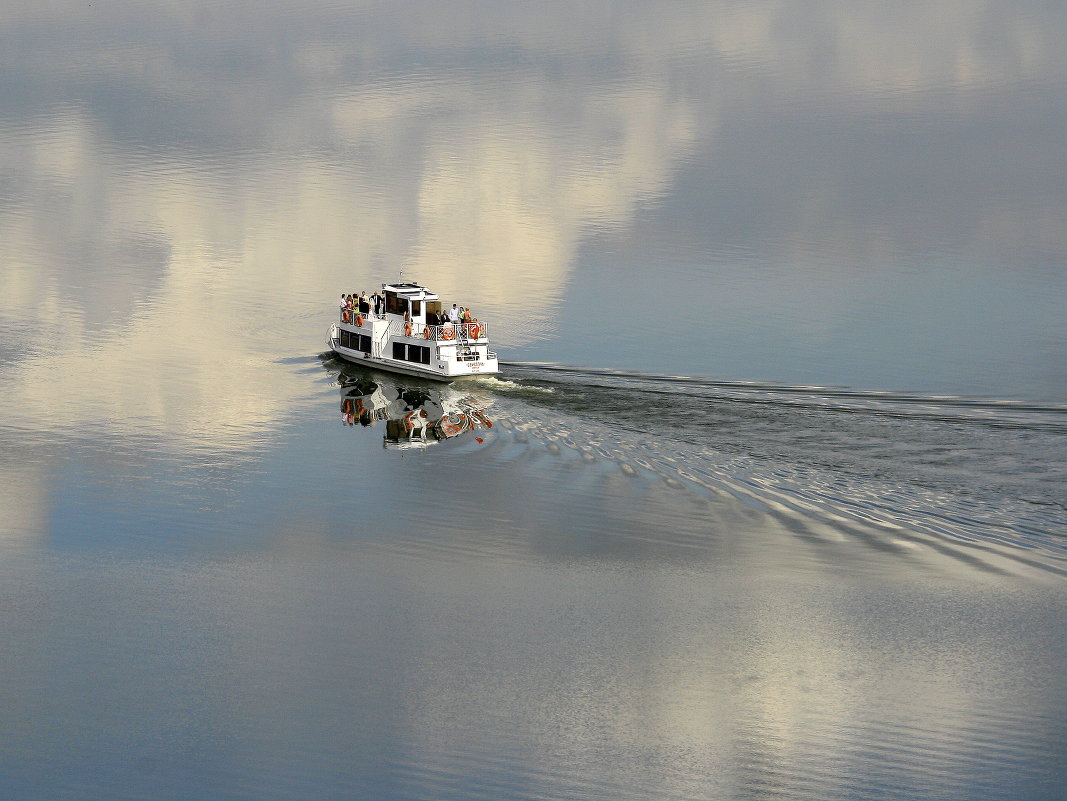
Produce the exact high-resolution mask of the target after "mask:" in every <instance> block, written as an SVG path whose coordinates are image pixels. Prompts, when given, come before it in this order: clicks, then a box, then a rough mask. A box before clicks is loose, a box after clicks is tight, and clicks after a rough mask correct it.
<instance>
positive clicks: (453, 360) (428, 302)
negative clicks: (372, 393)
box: [326, 281, 500, 381]
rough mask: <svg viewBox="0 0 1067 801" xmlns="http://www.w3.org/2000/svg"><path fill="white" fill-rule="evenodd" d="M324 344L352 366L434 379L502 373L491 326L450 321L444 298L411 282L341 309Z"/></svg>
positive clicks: (391, 286)
mask: <svg viewBox="0 0 1067 801" xmlns="http://www.w3.org/2000/svg"><path fill="white" fill-rule="evenodd" d="M452 308H456V306H455V304H453V306H452ZM326 345H327V346H328V347H329V348H330V350H332V351H333V352H334V353H335V354H337V356H339V357H341V358H342V359H344V360H346V361H349V362H352V363H353V364H359V365H362V366H365V367H372V368H376V369H379V370H389V371H391V372H394V373H402V374H404V375H411V376H419V377H422V378H430V379H434V380H436V381H456V380H458V379H463V378H472V377H477V376H486V375H495V374H497V373H499V372H500V365H499V362H498V361H497V356H496V353H494V352H493V351H492V350H491V349H490V343H489V326H488V324H487V323H485V322H484V321H481V320H470V321H468V322H462V321H461V322H453V321H451V320H449V318H448V315H447V314H446V312H445V310H444V308H443V304H442V303H441V299H440V298H439V297H438V296H437V295H435V294H434V293H432V292H430V290H428V289H427V288H426V287H424V286H422V285H420V284H417V283H411V282H403V281H398V282H397V283H394V284H382V291H381V293H380V294H378V293H375V296H374V299H373V303H368V302H367V301H365V300H364V302H363V303H362V304H360V305H359V306H357V307H356V308H352V309H349V308H345V307H341V308H340V313H339V318H338V320H337V322H335V323H333V324H332V325H331V326H330V330H329V331H328V332H327V334H326Z"/></svg>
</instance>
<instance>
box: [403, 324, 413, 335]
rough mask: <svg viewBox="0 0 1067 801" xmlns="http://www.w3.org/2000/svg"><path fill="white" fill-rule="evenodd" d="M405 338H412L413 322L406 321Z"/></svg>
mask: <svg viewBox="0 0 1067 801" xmlns="http://www.w3.org/2000/svg"><path fill="white" fill-rule="evenodd" d="M404 336H406V337H409V336H411V320H405V321H404Z"/></svg>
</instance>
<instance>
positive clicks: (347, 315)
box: [337, 309, 385, 325]
mask: <svg viewBox="0 0 1067 801" xmlns="http://www.w3.org/2000/svg"><path fill="white" fill-rule="evenodd" d="M356 317H360V318H361V319H362V320H363V322H367V321H369V320H375V319H378V320H383V319H385V315H384V314H378V315H376V314H375V313H374V312H373V311H370V312H367V313H366V314H363V313H362V312H359V311H357V310H356V309H340V310H339V312H338V315H337V321H338V322H340V323H348V324H349V325H355V324H356Z"/></svg>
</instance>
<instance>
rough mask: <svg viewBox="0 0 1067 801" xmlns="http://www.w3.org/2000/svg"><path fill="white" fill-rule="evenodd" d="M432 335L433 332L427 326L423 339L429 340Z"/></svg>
mask: <svg viewBox="0 0 1067 801" xmlns="http://www.w3.org/2000/svg"><path fill="white" fill-rule="evenodd" d="M432 334H433V332H432V331H431V330H430V326H426V327H425V328H424V329H422V338H423V339H429V338H430V336H431V335H432Z"/></svg>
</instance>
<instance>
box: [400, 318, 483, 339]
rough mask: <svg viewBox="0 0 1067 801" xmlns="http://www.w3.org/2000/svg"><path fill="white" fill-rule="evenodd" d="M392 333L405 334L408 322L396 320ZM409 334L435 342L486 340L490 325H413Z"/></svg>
mask: <svg viewBox="0 0 1067 801" xmlns="http://www.w3.org/2000/svg"><path fill="white" fill-rule="evenodd" d="M389 333H390V334H396V335H400V334H405V333H406V323H402V322H399V321H397V322H394V323H392V324H390V326H389ZM406 335H407V336H413V337H418V338H420V339H429V340H433V341H435V342H485V341H487V340H488V339H489V326H488V325H487V324H486V323H445V324H444V325H424V326H422V327H421V329H420V327H419V326H418V325H413V326H412V329H411V333H410V334H406Z"/></svg>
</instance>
